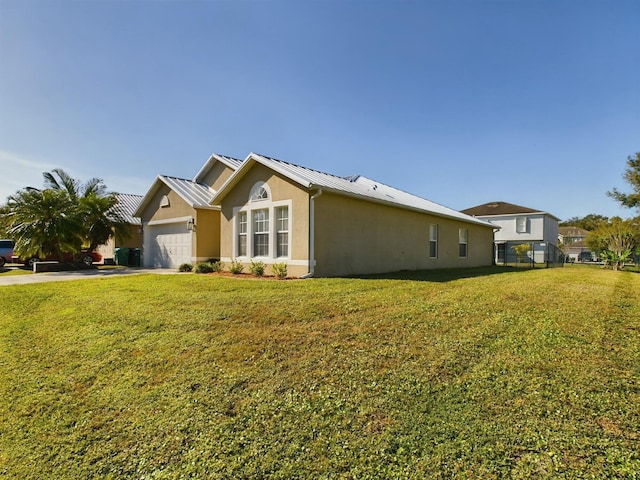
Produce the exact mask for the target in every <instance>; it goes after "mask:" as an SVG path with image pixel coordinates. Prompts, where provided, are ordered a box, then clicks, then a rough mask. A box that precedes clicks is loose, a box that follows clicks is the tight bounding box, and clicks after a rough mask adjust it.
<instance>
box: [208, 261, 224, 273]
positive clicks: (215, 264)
mask: <svg viewBox="0 0 640 480" xmlns="http://www.w3.org/2000/svg"><path fill="white" fill-rule="evenodd" d="M211 267H212V268H213V271H214V272H216V273H220V272H221V271H222V270H224V262H221V261H220V260H216V261H214V262H211Z"/></svg>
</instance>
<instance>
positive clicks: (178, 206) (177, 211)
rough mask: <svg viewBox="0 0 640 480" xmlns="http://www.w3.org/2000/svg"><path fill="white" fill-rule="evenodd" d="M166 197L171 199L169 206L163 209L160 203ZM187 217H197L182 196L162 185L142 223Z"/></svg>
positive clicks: (143, 216) (148, 206)
mask: <svg viewBox="0 0 640 480" xmlns="http://www.w3.org/2000/svg"><path fill="white" fill-rule="evenodd" d="M165 195H166V196H167V198H168V199H169V206H168V207H161V206H160V202H161V200H162V197H163V196H165ZM187 216H189V217H193V216H195V209H194V208H193V207H191V206H190V205H189V204H188V203H187V202H185V201H184V200H183V199H182V198H180V195H178V194H177V193H176V192H174V191H173V190H171V189H170V188H169V187H167V186H166V185H162V186H161V187H160V188H159V189H158V191H157V192H156V194H155V195H154V196H153V198H151V200H150V201H149V203H148V204H147V206H146V207H145V209H144V211H143V212H142V221H143V222H144V223H147V222H150V221H157V220H167V219H171V218H180V217H187Z"/></svg>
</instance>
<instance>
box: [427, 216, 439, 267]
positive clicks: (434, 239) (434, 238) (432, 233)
mask: <svg viewBox="0 0 640 480" xmlns="http://www.w3.org/2000/svg"><path fill="white" fill-rule="evenodd" d="M437 257H438V225H437V224H435V223H432V224H431V225H429V258H437Z"/></svg>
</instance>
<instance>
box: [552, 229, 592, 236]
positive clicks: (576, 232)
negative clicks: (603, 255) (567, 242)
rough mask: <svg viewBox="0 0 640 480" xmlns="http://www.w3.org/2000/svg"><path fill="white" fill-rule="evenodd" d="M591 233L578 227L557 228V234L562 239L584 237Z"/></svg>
mask: <svg viewBox="0 0 640 480" xmlns="http://www.w3.org/2000/svg"><path fill="white" fill-rule="evenodd" d="M590 233H591V232H590V231H589V230H585V229H584V228H580V227H558V234H560V235H562V236H564V237H586V236H588V235H589V234H590Z"/></svg>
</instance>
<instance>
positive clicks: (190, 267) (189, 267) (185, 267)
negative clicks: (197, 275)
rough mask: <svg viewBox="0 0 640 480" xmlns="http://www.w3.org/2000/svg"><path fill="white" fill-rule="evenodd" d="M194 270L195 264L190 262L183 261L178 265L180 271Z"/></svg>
mask: <svg viewBox="0 0 640 480" xmlns="http://www.w3.org/2000/svg"><path fill="white" fill-rule="evenodd" d="M192 270H193V265H191V264H190V263H183V264H182V265H180V266H179V267H178V271H179V272H190V271H192Z"/></svg>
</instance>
